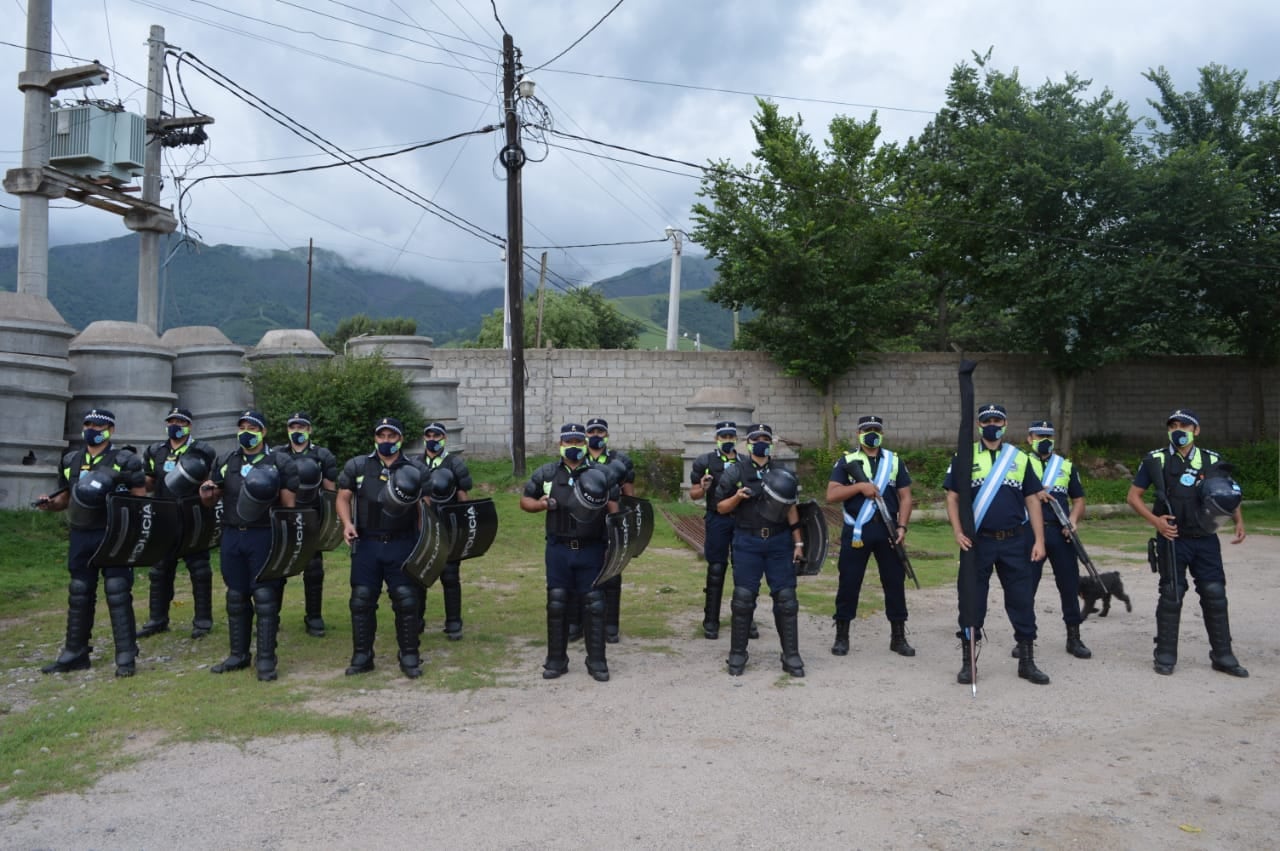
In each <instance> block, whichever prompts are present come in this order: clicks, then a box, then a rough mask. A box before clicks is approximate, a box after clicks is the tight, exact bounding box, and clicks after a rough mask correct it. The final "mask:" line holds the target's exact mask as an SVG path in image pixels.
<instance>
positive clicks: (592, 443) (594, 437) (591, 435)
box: [578, 417, 636, 644]
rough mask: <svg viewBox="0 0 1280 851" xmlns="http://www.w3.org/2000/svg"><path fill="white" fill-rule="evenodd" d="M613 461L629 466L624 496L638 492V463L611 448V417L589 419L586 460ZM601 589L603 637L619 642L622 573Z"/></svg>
mask: <svg viewBox="0 0 1280 851" xmlns="http://www.w3.org/2000/svg"><path fill="white" fill-rule="evenodd" d="M612 461H620V462H622V464H623V466H624V467H626V470H627V472H626V475H624V476H623V478H622V481H621V482H619V487H620V490H621V494H622V496H635V495H636V486H635V481H636V469H635V464H633V463H632V461H631V459H630V458H629V457H628V456H627V455H626V453H624V452H619V451H618V450H617V449H610V448H609V421H608V420H606V419H605V418H604V417H592V418H590V419H588V420H587V463H588V464H592V465H596V466H600V465H604V464H608V463H610V462H612ZM600 589H601V590H602V591H604V640H605V641H606V642H607V643H609V644H617V643H618V639H619V636H620V632H619V628H618V622H619V615H620V613H621V611H622V574H618V575H617V576H615V577H613V578H612V579H610V580H609V581H608V582H605V583H604V584H603V585H601V586H600ZM578 611H581V609H579V610H578Z"/></svg>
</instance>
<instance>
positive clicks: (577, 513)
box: [520, 423, 618, 682]
mask: <svg viewBox="0 0 1280 851" xmlns="http://www.w3.org/2000/svg"><path fill="white" fill-rule="evenodd" d="M586 454H587V432H586V429H585V428H584V427H583V426H582V425H581V424H580V423H565V424H564V425H563V426H561V427H560V460H559V461H551V462H548V463H546V464H543V465H542V466H541V467H539V468H538V469H536V470H534V471H533V476H532V477H531V478H530V479H529V481H528V483H526V484H525V487H524V492H523V493H522V494H521V496H520V508H521V509H523V510H524V511H528V512H530V513H537V512H539V511H545V512H546V513H547V519H546V534H547V545H546V550H545V560H546V569H547V659H546V662H545V663H543V666H542V676H543V678H544V679H548V680H552V679H555V678H556V677H559V676H561V675H563V674H564V673H566V672H567V671H568V670H569V654H568V645H569V625H568V609H569V606H570V605H571V602H570V601H571V600H572V599H573V596H572V595H573V594H574V593H575V592H576V594H577V599H579V600H581V601H582V605H583V609H584V611H583V614H582V624H583V627H584V629H583V632H584V638H585V639H586V645H587V671H588V672H589V673H590V674H591V676H592V678H593V679H595V680H596V681H597V682H607V681H608V680H609V666H608V662H607V660H606V659H605V644H606V641H605V631H604V625H605V598H604V592H603V591H602V590H600V589H599V588H594V587H593V583H594V582H595V580H596V578H597V577H598V576H599V575H600V571H601V569H602V568H603V567H604V561H605V545H606V543H607V535H606V527H605V518H606V515H607V514H612V513H615V512H617V510H618V503H617V499H618V489H617V487H616V486H611V485H610V480H609V477H608V474H607V473H606V472H605V471H604V470H602V469H599V468H598V467H592V466H591V465H589V464H588V463H587V460H586Z"/></svg>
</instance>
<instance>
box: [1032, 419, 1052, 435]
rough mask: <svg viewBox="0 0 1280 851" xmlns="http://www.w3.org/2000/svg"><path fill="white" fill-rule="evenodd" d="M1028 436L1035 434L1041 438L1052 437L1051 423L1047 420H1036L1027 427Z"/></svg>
mask: <svg viewBox="0 0 1280 851" xmlns="http://www.w3.org/2000/svg"><path fill="white" fill-rule="evenodd" d="M1027 432H1028V433H1029V434H1037V435H1040V436H1041V437H1053V423H1051V422H1049V421H1048V420H1036V421H1035V422H1033V423H1032V424H1031V425H1029V426H1027Z"/></svg>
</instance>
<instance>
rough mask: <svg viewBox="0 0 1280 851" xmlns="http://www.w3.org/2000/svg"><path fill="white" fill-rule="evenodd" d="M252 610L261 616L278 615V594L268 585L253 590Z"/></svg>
mask: <svg viewBox="0 0 1280 851" xmlns="http://www.w3.org/2000/svg"><path fill="white" fill-rule="evenodd" d="M253 610H254V611H255V612H257V613H258V615H259V616H261V615H275V614H279V613H280V593H279V592H278V591H277V590H276V589H275V588H272V587H271V586H270V585H260V586H258V587H257V588H254V589H253Z"/></svg>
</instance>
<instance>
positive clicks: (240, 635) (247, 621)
mask: <svg viewBox="0 0 1280 851" xmlns="http://www.w3.org/2000/svg"><path fill="white" fill-rule="evenodd" d="M252 629H253V606H252V605H251V604H250V601H249V599H248V598H246V597H245V596H244V595H243V594H241V593H240V592H239V591H232V590H231V589H230V588H228V589H227V636H228V638H229V639H230V642H231V653H230V655H228V656H227V658H226V659H224V660H223V661H221V662H219V663H218V664H216V665H214V666H213V667H212V668H210V669H209V670H210V671H212V672H213V673H215V674H223V673H226V672H227V671H239V670H241V669H243V668H247V667H249V662H250V661H251V660H250V657H249V643H250V635H249V633H250V632H251V631H252Z"/></svg>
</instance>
